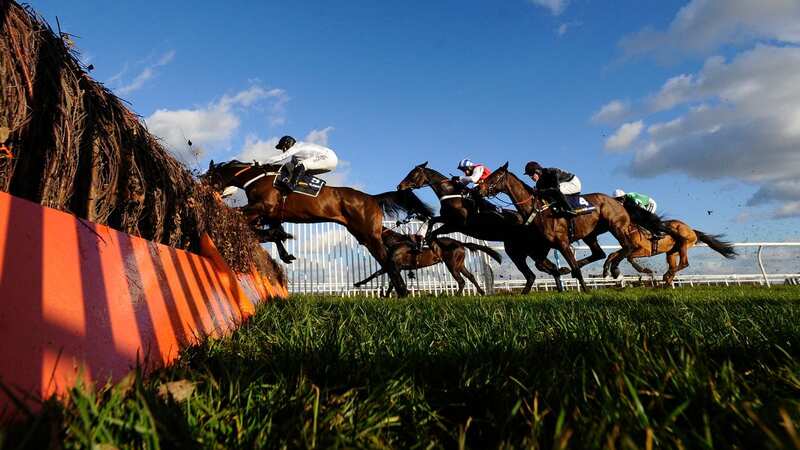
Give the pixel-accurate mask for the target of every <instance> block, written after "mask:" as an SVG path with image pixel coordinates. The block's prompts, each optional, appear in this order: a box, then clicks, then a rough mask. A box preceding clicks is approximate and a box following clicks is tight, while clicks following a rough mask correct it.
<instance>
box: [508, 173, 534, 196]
mask: <svg viewBox="0 0 800 450" xmlns="http://www.w3.org/2000/svg"><path fill="white" fill-rule="evenodd" d="M505 171H506V175H510V176H511V177H513V178H514V179H515V180H517V181H519V183H520V184H521V185H522V187H523V188H525V191H526V192H527V193H528V194H530V195H531V197H535V196H536V188H534V187H531V186H529V185H528V183H526V182H524V181H523V180H521V179H520V178H519V177H518V176H517V175H515V174H514V172H512V171H510V170H508V168H506V169H505Z"/></svg>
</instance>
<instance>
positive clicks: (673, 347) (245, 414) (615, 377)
mask: <svg viewBox="0 0 800 450" xmlns="http://www.w3.org/2000/svg"><path fill="white" fill-rule="evenodd" d="M799 357H800V289H797V288H793V287H782V288H773V289H761V288H733V287H732V288H693V289H676V290H644V289H629V290H624V291H613V290H606V291H594V292H591V293H588V294H576V293H566V294H555V293H541V294H536V295H531V296H528V297H519V296H515V297H504V296H498V297H492V298H420V299H412V300H379V299H338V298H335V299H334V298H324V297H322V298H316V297H315V298H311V297H296V298H293V299H292V300H291V301H288V302H281V303H273V304H268V305H263V306H261V307H260V308H259V310H258V313H257V315H256V316H255V317H253V318H252V319H251V320H250V321H249V322H248V323H247V324H245V325H244V326H243V327H241V328H240V329H239V330H238V331H237V332H235V333H234V334H233V335H232V336H231V337H230V338H228V339H223V340H208V341H206V342H204V343H203V344H202V345H200V346H197V347H193V348H190V349H187V350H186V351H185V352H184V354H183V357H182V358H181V360H180V361H179V363H178V364H176V365H175V366H173V367H170V368H167V369H163V370H161V371H159V372H157V373H155V374H153V375H151V376H150V377H148V378H146V379H144V380H143V379H142V377H140V376H130V377H128V378H127V379H126V380H125V381H124V382H123V383H120V384H119V385H116V386H106V387H104V388H101V389H91V388H85V387H76V388H75V389H73V390H72V392H71V393H70V395H69V398H68V399H67V402H66V403H65V405H63V406H62V404H60V403H57V402H54V401H50V402H48V403H47V404H46V405H45V408H44V410H43V411H42V413H41V414H39V415H38V416H36V417H33V418H31V419H30V420H29V421H28V422H27V423H25V424H22V425H17V426H15V427H11V428H7V429H5V430H4V431H0V446H3V444H2V443H3V442H5V447H7V448H18V447H20V446H21V447H28V448H44V447H46V446H47V445H48V444H50V443H53V442H61V443H62V445H63V446H64V447H66V448H91V447H92V446H95V448H98V447H97V445H99V444H107V445H109V446H113V447H118V448H128V447H131V448H141V447H146V448H240V447H244V448H287V447H288V448H296V447H301V448H330V447H347V448H355V447H358V448H440V447H445V448H518V447H529V448H564V447H575V448H593V447H598V448H599V447H603V448H653V447H667V448H720V447H721V448H724V447H740V448H798V447H800V438H799V437H798V435H800V429H799V428H800V426H799V424H800V359H799ZM170 392H171V394H170ZM113 447H107V448H113ZM100 448H102V447H100Z"/></svg>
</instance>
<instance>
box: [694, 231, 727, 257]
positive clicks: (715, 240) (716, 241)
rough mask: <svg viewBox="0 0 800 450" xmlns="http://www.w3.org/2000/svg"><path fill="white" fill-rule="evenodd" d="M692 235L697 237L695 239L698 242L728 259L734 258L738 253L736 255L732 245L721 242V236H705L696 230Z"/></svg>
mask: <svg viewBox="0 0 800 450" xmlns="http://www.w3.org/2000/svg"><path fill="white" fill-rule="evenodd" d="M694 234H696V235H697V239H698V240H699V241H700V242H702V243H704V244H706V245H708V246H709V248H711V249H712V250H714V251H716V252H717V253H719V254H720V255H722V256H724V257H726V258H728V259H733V258H736V256H737V255H738V253H736V249H735V248H733V244H731V243H730V242H727V241H723V240H722V237H723V236H722V235H721V234H705V233H703V232H702V231H698V230H694Z"/></svg>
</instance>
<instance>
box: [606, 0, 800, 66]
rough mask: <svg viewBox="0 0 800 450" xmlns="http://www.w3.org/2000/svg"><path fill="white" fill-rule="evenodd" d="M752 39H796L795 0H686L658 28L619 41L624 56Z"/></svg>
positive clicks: (799, 20)
mask: <svg viewBox="0 0 800 450" xmlns="http://www.w3.org/2000/svg"><path fill="white" fill-rule="evenodd" d="M752 40H763V41H771V40H773V41H781V42H786V43H794V44H798V43H800V2H798V1H797V0H691V1H690V2H689V3H688V4H687V5H685V6H684V7H682V8H681V9H680V10H679V11H678V13H677V15H676V16H675V18H674V19H673V20H672V23H670V25H669V28H667V29H666V30H664V31H659V30H654V29H652V28H645V29H643V30H641V31H639V32H637V33H635V34H632V35H629V36H626V37H624V38H623V39H622V40H621V41H620V46H621V47H622V49H623V51H624V53H625V54H626V55H627V56H636V55H647V54H655V55H656V56H660V57H674V56H676V55H692V54H695V55H702V54H707V53H708V52H711V51H714V49H716V48H718V47H719V46H720V45H724V44H729V43H733V44H738V43H743V42H749V41H752Z"/></svg>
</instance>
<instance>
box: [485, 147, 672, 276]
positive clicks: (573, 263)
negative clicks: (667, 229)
mask: <svg viewBox="0 0 800 450" xmlns="http://www.w3.org/2000/svg"><path fill="white" fill-rule="evenodd" d="M478 192H479V193H480V194H481V195H482V196H484V197H490V196H495V195H497V194H499V193H501V192H502V193H505V194H506V195H508V196H509V197H510V198H511V200H512V202H513V203H514V205H515V206H516V208H517V211H519V212H520V213H521V214H522V216H523V217H525V218H526V219H525V222H526V223H529V224H530V225H529V226H530V227H531V228H534V229H536V230H538V232H539V233H540V234H541V235H542V236H543V237H544V239H545V241H546V242H547V243H548V245H549V246H550V247H551V248H554V249H556V250H558V251H559V252H561V254H562V255H563V256H564V259H565V260H566V261H567V264H569V269H564V270H563V271H562V273H565V274H566V273H567V272H571V273H572V276H573V277H574V278H576V279H577V280H578V283H580V286H581V288H582V289H583V290H586V289H587V288H586V283H585V282H584V280H583V274H582V273H581V267H583V266H585V265H587V264H590V263H592V262H594V261H599V260H601V259H603V258H605V256H606V254H605V252H604V251H603V249H602V248H601V247H600V244H599V243H598V242H597V237H598V236H599V235H601V234H603V233H606V232H611V234H612V235H614V237H615V238H616V239H617V241H619V243H620V246H621V247H622V249H621V250H619V251H618V252H617V254H616V258H620V259H621V258H626V257H627V256H628V255H629V254H630V253H631V251H632V249H633V248H634V245H633V243H632V242H631V237H630V235H631V233H633V232H634V228H633V227H632V225H633V222H632V221H631V217H630V215H629V214H628V212H627V211H626V210H625V208H624V207H623V206H622V205H621V204H620V203H619V202H618V201H617V200H615V199H614V198H612V197H609V196H607V195H605V194H586V195H584V196H583V197H584V198H585V199H586V200H587V201H588V202H589V203H591V204H592V205H594V206H595V209H594V211H592V212H590V213H587V214H583V215H579V216H577V217H575V218H573V219H567V218H564V217H561V216H560V215H558V214H556V213H555V212H554V211H553V208H552V206H553V205H552V203H549V202H547V201H546V200H544V199H543V198H542V195H541V193H540V192H539V191H537V190H536V189H533V188H531V187H530V186H528V185H527V184H525V182H524V181H522V180H520V179H519V178H518V177H517V176H516V175H514V174H513V173H512V172H511V171H509V170H508V163H505V164H504V165H503V166H501V167H500V168H498V169H497V170H495V171H494V172H492V174H491V175H489V177H488V178H486V179H485V180H483V182H482V183H481V184H480V185H479V186H478ZM647 217H648V218H649V219H650V220H652V221H653V222H654V223H648V224H645V225H646V227H647V228H649V229H663V228H664V226H663V224H662V223H661V221H660V219H659V218H658V216H655V215H654V214H653V215H652V216H647ZM570 220H572V221H573V224H570ZM577 240H583V242H585V243H586V245H588V246H589V248H590V249H591V250H592V254H591V255H589V256H587V257H586V258H583V259H581V260H577V259H576V258H575V253H574V252H573V250H572V247H571V243H572V242H573V241H577Z"/></svg>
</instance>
